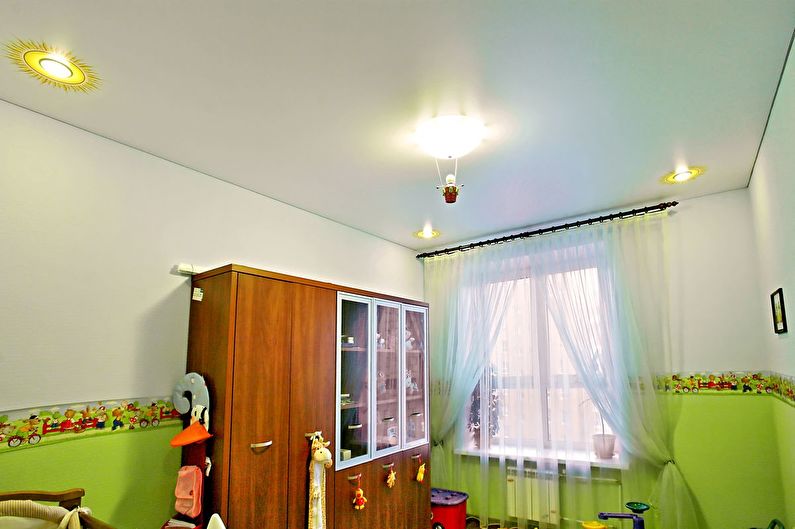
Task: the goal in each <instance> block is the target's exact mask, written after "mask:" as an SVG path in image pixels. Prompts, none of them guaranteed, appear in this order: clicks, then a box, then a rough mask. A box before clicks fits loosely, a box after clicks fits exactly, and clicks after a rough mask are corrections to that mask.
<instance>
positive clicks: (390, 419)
mask: <svg viewBox="0 0 795 529" xmlns="http://www.w3.org/2000/svg"><path fill="white" fill-rule="evenodd" d="M394 420H395V418H394V417H384V418H383V419H382V421H383V422H392V421H394Z"/></svg>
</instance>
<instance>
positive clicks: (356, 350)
mask: <svg viewBox="0 0 795 529" xmlns="http://www.w3.org/2000/svg"><path fill="white" fill-rule="evenodd" d="M341 349H342V352H343V353H366V352H367V348H366V347H342V348H341Z"/></svg>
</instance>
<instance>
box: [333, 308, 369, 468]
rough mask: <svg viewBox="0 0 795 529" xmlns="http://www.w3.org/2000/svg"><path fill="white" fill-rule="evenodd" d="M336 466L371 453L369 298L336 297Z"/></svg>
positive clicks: (366, 456)
mask: <svg viewBox="0 0 795 529" xmlns="http://www.w3.org/2000/svg"><path fill="white" fill-rule="evenodd" d="M338 303H339V309H338V312H337V314H338V317H339V322H338V332H339V342H338V344H337V347H338V353H337V399H338V400H337V410H338V411H337V443H336V446H337V458H336V460H337V462H338V464H337V468H345V467H346V466H351V465H353V464H356V463H359V462H361V461H363V460H366V459H368V458H369V455H370V445H369V436H370V421H369V410H370V306H371V302H370V300H368V299H366V298H358V297H356V296H343V295H340V296H339V300H338Z"/></svg>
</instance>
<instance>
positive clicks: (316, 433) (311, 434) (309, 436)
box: [304, 430, 323, 439]
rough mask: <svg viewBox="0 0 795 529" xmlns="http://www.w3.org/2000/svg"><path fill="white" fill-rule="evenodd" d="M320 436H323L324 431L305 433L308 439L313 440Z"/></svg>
mask: <svg viewBox="0 0 795 529" xmlns="http://www.w3.org/2000/svg"><path fill="white" fill-rule="evenodd" d="M318 435H323V431H322V430H318V431H316V432H309V433H305V434H304V437H306V438H307V439H311V438H312V437H315V436H318Z"/></svg>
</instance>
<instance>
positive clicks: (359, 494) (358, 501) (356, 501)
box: [353, 487, 367, 511]
mask: <svg viewBox="0 0 795 529" xmlns="http://www.w3.org/2000/svg"><path fill="white" fill-rule="evenodd" d="M353 494H354V496H353V508H354V509H356V510H357V511H361V510H362V509H364V504H365V503H367V498H365V497H364V491H363V490H362V489H361V487H359V488H357V489H356V491H355V492H354V493H353Z"/></svg>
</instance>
